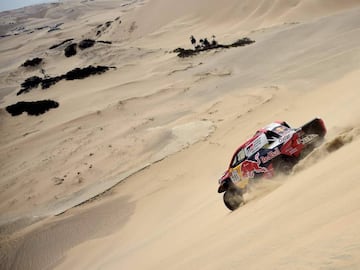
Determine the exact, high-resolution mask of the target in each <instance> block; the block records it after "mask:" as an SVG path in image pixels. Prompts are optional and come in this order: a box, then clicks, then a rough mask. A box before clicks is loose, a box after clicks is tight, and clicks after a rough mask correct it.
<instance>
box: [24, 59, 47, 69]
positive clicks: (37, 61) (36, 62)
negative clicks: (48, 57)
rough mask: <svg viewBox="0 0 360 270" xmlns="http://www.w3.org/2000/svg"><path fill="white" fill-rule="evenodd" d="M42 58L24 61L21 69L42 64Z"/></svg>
mask: <svg viewBox="0 0 360 270" xmlns="http://www.w3.org/2000/svg"><path fill="white" fill-rule="evenodd" d="M42 60H43V59H42V58H39V57H36V58H34V59H31V60H26V61H25V63H23V64H22V66H23V67H35V66H37V65H39V64H40V63H41V62H42Z"/></svg>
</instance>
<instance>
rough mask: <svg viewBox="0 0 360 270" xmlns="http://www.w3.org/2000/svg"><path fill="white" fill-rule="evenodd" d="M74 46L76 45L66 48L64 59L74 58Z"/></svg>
mask: <svg viewBox="0 0 360 270" xmlns="http://www.w3.org/2000/svg"><path fill="white" fill-rule="evenodd" d="M76 46H77V44H76V43H72V44H70V45H69V46H67V47H66V48H65V50H64V51H65V56H66V57H71V56H74V55H75V54H76Z"/></svg>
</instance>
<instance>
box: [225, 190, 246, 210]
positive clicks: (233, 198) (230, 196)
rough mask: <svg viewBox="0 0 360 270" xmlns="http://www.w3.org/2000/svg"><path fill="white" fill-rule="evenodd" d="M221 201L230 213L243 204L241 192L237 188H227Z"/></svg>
mask: <svg viewBox="0 0 360 270" xmlns="http://www.w3.org/2000/svg"><path fill="white" fill-rule="evenodd" d="M223 199H224V204H225V205H226V207H227V208H229V209H230V210H231V211H234V210H236V209H237V208H239V206H240V205H242V204H244V203H245V202H244V198H243V195H242V191H241V189H238V188H229V189H228V190H227V191H225V193H224V196H223Z"/></svg>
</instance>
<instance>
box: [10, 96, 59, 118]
mask: <svg viewBox="0 0 360 270" xmlns="http://www.w3.org/2000/svg"><path fill="white" fill-rule="evenodd" d="M57 107H59V103H58V102H56V101H53V100H49V99H48V100H39V101H29V102H28V101H20V102H17V103H16V104H13V105H10V106H7V107H6V111H7V112H8V113H10V114H11V115H12V116H17V115H20V114H22V113H23V112H27V114H28V115H40V114H43V113H45V112H47V111H48V110H50V109H53V108H57Z"/></svg>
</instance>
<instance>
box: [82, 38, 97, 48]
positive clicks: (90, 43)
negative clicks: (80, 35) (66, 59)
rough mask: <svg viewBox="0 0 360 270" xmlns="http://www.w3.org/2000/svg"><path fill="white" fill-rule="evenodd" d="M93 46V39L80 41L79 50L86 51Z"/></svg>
mask: <svg viewBox="0 0 360 270" xmlns="http://www.w3.org/2000/svg"><path fill="white" fill-rule="evenodd" d="M94 44H95V40H93V39H84V40H82V41H80V43H79V48H80V49H81V50H84V49H87V48H90V47H92V46H94Z"/></svg>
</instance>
